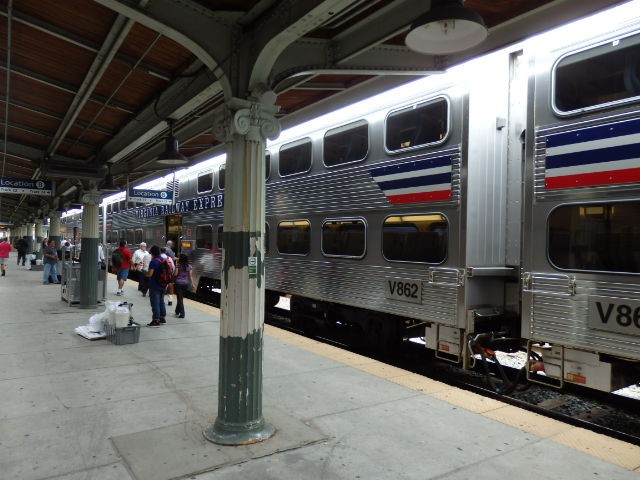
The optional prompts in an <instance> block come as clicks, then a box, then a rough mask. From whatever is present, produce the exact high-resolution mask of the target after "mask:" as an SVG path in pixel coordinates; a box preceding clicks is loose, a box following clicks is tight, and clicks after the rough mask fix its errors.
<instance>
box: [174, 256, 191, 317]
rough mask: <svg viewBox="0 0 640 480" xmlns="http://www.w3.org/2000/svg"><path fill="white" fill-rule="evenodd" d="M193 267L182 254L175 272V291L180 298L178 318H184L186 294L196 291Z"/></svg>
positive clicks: (177, 306)
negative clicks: (192, 273)
mask: <svg viewBox="0 0 640 480" xmlns="http://www.w3.org/2000/svg"><path fill="white" fill-rule="evenodd" d="M192 270H193V267H192V266H191V265H190V264H189V257H187V256H186V255H185V254H184V253H181V254H180V257H179V259H178V263H177V264H176V271H175V275H174V276H175V290H176V295H177V297H178V302H177V305H176V317H178V318H184V294H185V292H187V291H189V290H190V289H193V290H195V286H194V285H193V278H192V276H191V271H192Z"/></svg>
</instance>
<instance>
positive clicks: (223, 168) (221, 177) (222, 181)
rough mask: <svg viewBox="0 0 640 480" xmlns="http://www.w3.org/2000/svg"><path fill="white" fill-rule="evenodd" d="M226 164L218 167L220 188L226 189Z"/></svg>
mask: <svg viewBox="0 0 640 480" xmlns="http://www.w3.org/2000/svg"><path fill="white" fill-rule="evenodd" d="M226 168H227V167H226V165H224V164H223V165H220V168H219V169H218V187H219V188H220V190H224V184H225V179H224V171H225V169H226Z"/></svg>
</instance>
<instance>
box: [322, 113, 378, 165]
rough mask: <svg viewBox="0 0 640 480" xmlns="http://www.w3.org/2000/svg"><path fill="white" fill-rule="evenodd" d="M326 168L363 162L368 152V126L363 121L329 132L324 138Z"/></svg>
mask: <svg viewBox="0 0 640 480" xmlns="http://www.w3.org/2000/svg"><path fill="white" fill-rule="evenodd" d="M323 147H324V148H323V157H324V164H325V165H326V166H327V167H333V166H336V165H342V164H344V163H353V162H359V161H361V160H364V158H365V157H366V156H367V152H368V151H369V124H368V123H367V122H366V121H365V120H360V121H358V122H354V123H351V124H349V125H344V126H342V127H339V128H334V129H333V130H329V131H328V132H327V133H326V134H325V136H324V143H323Z"/></svg>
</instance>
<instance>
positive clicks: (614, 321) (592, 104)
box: [522, 35, 640, 391]
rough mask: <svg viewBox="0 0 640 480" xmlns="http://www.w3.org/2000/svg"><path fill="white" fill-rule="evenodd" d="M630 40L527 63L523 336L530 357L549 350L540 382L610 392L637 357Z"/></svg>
mask: <svg viewBox="0 0 640 480" xmlns="http://www.w3.org/2000/svg"><path fill="white" fill-rule="evenodd" d="M639 44H640V35H635V36H627V37H623V38H618V39H615V40H614V41H611V40H610V41H608V42H604V43H599V44H596V45H592V46H590V47H587V48H585V47H584V46H576V47H569V48H567V49H566V51H565V52H562V51H560V52H555V54H553V55H551V56H549V57H543V58H540V59H537V62H538V63H539V65H538V66H537V68H536V72H537V74H536V78H535V82H534V83H533V84H532V85H535V87H534V88H535V89H536V92H535V95H530V98H534V99H535V105H534V115H533V116H530V121H533V124H530V126H529V127H528V129H527V131H528V132H529V131H531V132H532V134H531V135H530V136H528V137H530V138H527V147H526V148H527V155H526V171H525V172H526V173H525V192H526V193H525V211H524V236H523V295H522V301H523V308H522V312H523V332H522V334H523V337H525V338H527V339H528V348H529V350H531V351H534V350H536V349H538V348H541V347H547V346H549V345H550V348H542V356H543V360H544V366H545V367H544V368H545V373H546V377H545V378H546V379H553V382H554V383H555V384H557V385H558V386H562V385H563V383H565V382H570V383H577V384H582V385H585V386H587V387H590V388H596V389H599V390H605V391H609V390H612V389H614V388H615V387H616V385H617V386H624V384H623V383H622V385H621V382H624V381H625V380H623V379H622V378H621V374H619V373H618V368H617V366H618V365H621V364H622V363H623V362H622V359H627V360H631V361H636V362H637V360H638V359H640V325H639V323H640V322H638V321H637V318H638V312H640V228H639V227H638V225H639V224H640V202H638V198H639V197H640V187H639V185H640V183H639V181H640V178H639V177H638V175H637V173H634V172H637V171H639V170H640V160H638V159H639V158H640V142H639V141H638V138H639V137H640V114H639V113H638V109H637V106H638V100H639V99H640V89H636V90H635V91H634V90H633V89H631V90H629V87H631V86H632V85H631V84H632V83H633V82H628V81H626V80H627V79H628V77H629V75H634V73H633V72H631V70H630V68H631V66H632V65H630V64H629V62H630V61H632V58H633V55H632V54H631V52H633V51H637V46H638V45H639ZM633 68H635V67H633ZM586 71H589V72H591V73H590V74H589V75H585V73H584V72H586ZM635 75H637V71H636V73H635ZM638 85H640V83H638ZM612 100H613V101H612ZM616 357H617V359H616V360H615V361H613V360H612V359H614V358H616ZM620 371H622V370H620ZM530 376H531V377H538V375H536V374H530ZM532 379H536V380H539V378H532Z"/></svg>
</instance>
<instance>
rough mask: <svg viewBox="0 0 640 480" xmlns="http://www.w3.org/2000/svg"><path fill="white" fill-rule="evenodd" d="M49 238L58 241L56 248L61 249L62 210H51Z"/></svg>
mask: <svg viewBox="0 0 640 480" xmlns="http://www.w3.org/2000/svg"><path fill="white" fill-rule="evenodd" d="M49 239H51V240H53V241H54V242H56V250H60V212H59V211H57V210H52V211H51V212H49Z"/></svg>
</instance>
